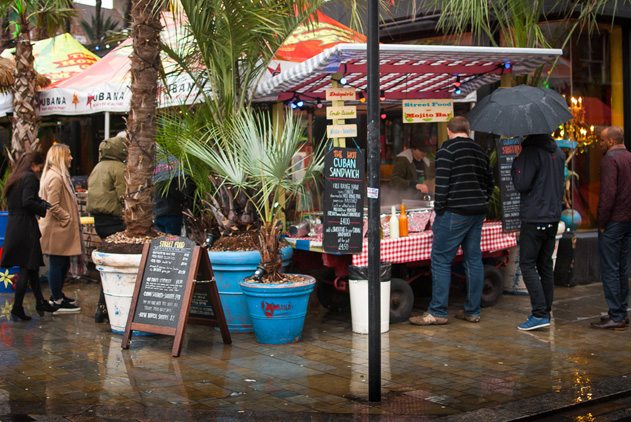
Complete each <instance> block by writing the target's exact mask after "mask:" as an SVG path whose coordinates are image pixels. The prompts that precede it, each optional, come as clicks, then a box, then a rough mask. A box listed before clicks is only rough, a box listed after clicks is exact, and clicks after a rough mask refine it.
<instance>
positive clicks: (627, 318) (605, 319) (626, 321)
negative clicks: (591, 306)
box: [600, 315, 629, 325]
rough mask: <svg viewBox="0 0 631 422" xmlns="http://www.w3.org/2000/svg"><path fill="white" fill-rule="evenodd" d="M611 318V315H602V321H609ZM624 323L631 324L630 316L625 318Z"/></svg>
mask: <svg viewBox="0 0 631 422" xmlns="http://www.w3.org/2000/svg"><path fill="white" fill-rule="evenodd" d="M610 319H611V317H610V316H609V315H601V316H600V322H607V321H609V320H610ZM624 323H625V325H629V317H625V318H624Z"/></svg>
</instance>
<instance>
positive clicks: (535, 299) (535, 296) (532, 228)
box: [519, 222, 559, 318]
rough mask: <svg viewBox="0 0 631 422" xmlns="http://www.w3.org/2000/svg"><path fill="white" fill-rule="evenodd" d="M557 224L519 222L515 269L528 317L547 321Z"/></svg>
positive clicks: (549, 308) (551, 296)
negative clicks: (523, 287)
mask: <svg viewBox="0 0 631 422" xmlns="http://www.w3.org/2000/svg"><path fill="white" fill-rule="evenodd" d="M558 225H559V223H523V222H522V223H521V229H520V231H519V269H520V270H521V274H522V276H523V277H524V284H525V285H526V289H528V294H529V295H530V306H531V307H532V315H533V316H535V317H537V318H550V311H551V310H552V300H553V299H554V269H553V266H552V253H553V252H554V243H555V237H556V234H557V227H558Z"/></svg>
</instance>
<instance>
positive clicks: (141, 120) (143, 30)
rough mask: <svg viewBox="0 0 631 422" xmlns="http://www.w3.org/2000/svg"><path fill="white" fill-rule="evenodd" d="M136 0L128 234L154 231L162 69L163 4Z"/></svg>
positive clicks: (129, 128) (127, 174)
mask: <svg viewBox="0 0 631 422" xmlns="http://www.w3.org/2000/svg"><path fill="white" fill-rule="evenodd" d="M156 3H157V2H156V1H154V0H133V1H132V6H131V16H132V22H133V23H132V39H133V53H132V55H131V93H132V95H131V106H130V111H129V117H128V119H127V136H128V138H127V139H128V148H127V151H128V152H127V154H128V156H127V169H126V171H125V182H126V186H127V188H126V192H125V216H124V217H125V225H126V228H127V229H126V234H127V237H131V238H138V237H140V238H142V237H144V236H147V235H151V233H152V229H151V227H152V219H153V200H152V190H153V189H152V188H153V182H152V177H153V168H154V160H155V148H156V146H155V136H156V124H155V119H156V106H157V100H156V95H157V91H158V75H159V71H160V64H161V62H160V30H161V29H162V24H161V22H160V10H161V7H160V5H157V4H156Z"/></svg>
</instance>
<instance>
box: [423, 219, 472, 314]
mask: <svg viewBox="0 0 631 422" xmlns="http://www.w3.org/2000/svg"><path fill="white" fill-rule="evenodd" d="M483 222H484V215H460V214H456V213H452V212H449V211H445V212H444V213H443V214H442V215H437V216H436V219H435V220H434V225H433V226H432V231H433V232H434V240H433V242H432V263H431V266H432V301H431V302H430V304H429V309H428V312H429V313H430V314H432V315H434V316H438V317H447V305H448V303H449V286H450V284H451V264H452V262H453V260H454V258H455V257H456V253H457V252H458V247H459V246H462V250H463V252H464V267H465V272H466V276H467V300H466V302H465V305H464V311H465V313H466V314H467V315H480V300H481V298H482V289H483V287H484V267H483V265H482V252H481V250H480V241H481V238H482V223H483Z"/></svg>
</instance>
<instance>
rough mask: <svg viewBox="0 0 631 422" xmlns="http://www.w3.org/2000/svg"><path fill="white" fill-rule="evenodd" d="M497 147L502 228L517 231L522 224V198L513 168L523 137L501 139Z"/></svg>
mask: <svg viewBox="0 0 631 422" xmlns="http://www.w3.org/2000/svg"><path fill="white" fill-rule="evenodd" d="M496 147H497V165H498V166H499V176H500V178H499V185H500V194H501V200H502V229H503V230H504V231H517V230H519V228H520V226H521V221H520V219H519V205H520V199H519V192H517V190H516V189H515V185H513V177H512V168H513V161H514V160H515V157H517V155H519V153H520V152H521V139H520V138H509V139H499V140H498V141H497V144H496Z"/></svg>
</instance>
